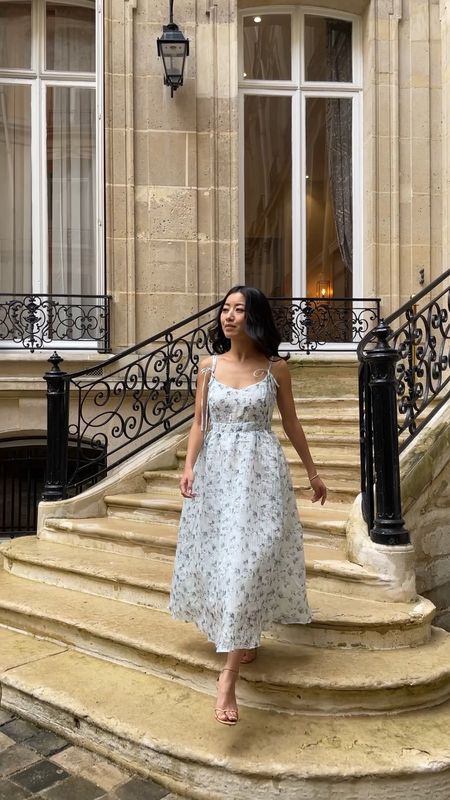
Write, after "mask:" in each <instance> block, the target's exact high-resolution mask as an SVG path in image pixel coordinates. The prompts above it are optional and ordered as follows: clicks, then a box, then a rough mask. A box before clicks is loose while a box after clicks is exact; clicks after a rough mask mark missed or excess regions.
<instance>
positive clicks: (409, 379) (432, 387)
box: [357, 270, 450, 545]
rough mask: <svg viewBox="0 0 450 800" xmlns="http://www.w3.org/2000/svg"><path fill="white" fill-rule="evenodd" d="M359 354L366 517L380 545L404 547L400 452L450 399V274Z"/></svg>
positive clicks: (378, 330) (375, 333)
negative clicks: (400, 545)
mask: <svg viewBox="0 0 450 800" xmlns="http://www.w3.org/2000/svg"><path fill="white" fill-rule="evenodd" d="M357 352H358V358H359V360H360V373H359V395H360V430H361V491H362V496H363V510H364V516H365V519H366V522H367V525H368V528H369V531H370V535H371V537H372V539H373V540H374V541H376V542H381V543H384V544H393V545H397V544H405V543H408V542H409V534H408V531H407V530H406V529H405V527H404V522H403V518H402V509H401V491H400V464H399V453H400V452H401V451H402V450H404V449H405V447H407V446H408V444H409V443H410V442H411V441H412V440H413V439H414V437H415V436H417V434H418V433H419V432H420V431H421V430H422V429H423V427H424V426H425V425H426V424H427V423H428V422H429V421H430V419H431V418H432V417H433V416H434V415H435V414H436V413H437V412H438V411H439V410H440V409H441V408H442V406H443V404H444V403H445V402H446V401H447V400H448V399H449V397H450V364H449V357H450V270H447V271H446V272H444V273H443V274H442V275H441V276H440V277H439V278H437V279H436V280H434V281H433V282H432V283H430V284H429V285H428V286H426V287H425V288H424V289H423V290H422V291H421V292H419V293H418V294H416V295H415V296H414V297H412V298H411V299H410V300H409V301H408V302H407V303H405V304H404V305H403V306H402V307H401V308H399V309H398V311H395V312H394V313H393V314H391V315H390V316H389V317H387V318H386V319H385V320H383V321H382V322H381V324H380V325H378V326H377V327H375V328H374V329H373V330H372V331H370V332H369V333H368V334H367V336H365V337H364V339H363V340H362V341H361V342H360V344H359V345H358V348H357Z"/></svg>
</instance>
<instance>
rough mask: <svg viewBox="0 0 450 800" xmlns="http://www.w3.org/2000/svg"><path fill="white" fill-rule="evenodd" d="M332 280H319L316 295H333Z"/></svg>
mask: <svg viewBox="0 0 450 800" xmlns="http://www.w3.org/2000/svg"><path fill="white" fill-rule="evenodd" d="M331 295H332V292H331V282H330V281H317V283H316V296H317V297H323V298H327V297H331Z"/></svg>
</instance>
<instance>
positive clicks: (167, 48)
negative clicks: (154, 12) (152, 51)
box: [156, 0, 189, 97]
mask: <svg viewBox="0 0 450 800" xmlns="http://www.w3.org/2000/svg"><path fill="white" fill-rule="evenodd" d="M169 10H170V21H169V24H168V25H163V32H162V36H160V37H159V38H158V39H157V42H156V44H157V47H158V56H160V57H161V58H162V62H163V67H164V83H165V85H166V86H170V96H171V97H173V93H174V92H175V91H176V90H177V89H178V87H179V86H182V85H183V74H184V64H185V61H186V56H188V55H189V39H186V38H185V37H184V36H183V33H182V31H180V29H179V27H178V25H176V24H175V23H174V21H173V0H169Z"/></svg>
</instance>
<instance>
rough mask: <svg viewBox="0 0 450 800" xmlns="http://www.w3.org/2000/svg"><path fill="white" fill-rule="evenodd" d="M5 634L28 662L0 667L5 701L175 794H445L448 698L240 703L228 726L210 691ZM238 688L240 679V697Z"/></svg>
mask: <svg viewBox="0 0 450 800" xmlns="http://www.w3.org/2000/svg"><path fill="white" fill-rule="evenodd" d="M1 637H2V638H1V639H0V642H1V652H2V653H3V652H4V651H5V648H7V651H8V652H9V653H11V652H13V653H18V652H19V651H20V650H21V651H22V654H21V656H19V658H20V657H21V658H22V661H19V660H17V662H16V663H15V664H14V661H12V659H13V658H14V656H13V657H12V658H11V656H10V657H9V658H8V661H7V663H8V665H9V667H8V668H2V664H1V663H0V669H1V671H0V681H1V686H2V704H3V706H4V707H5V708H7V709H9V710H11V711H13V712H14V713H17V714H19V715H20V716H22V717H24V718H25V719H29V720H31V721H34V722H38V723H39V724H40V725H41V726H44V727H46V728H48V729H50V730H53V731H54V732H55V733H57V734H60V735H61V736H63V737H65V738H67V739H68V740H69V741H71V742H73V743H74V744H76V745H81V746H85V747H90V748H92V749H93V750H96V751H98V752H100V753H103V754H106V753H107V754H108V755H109V757H111V758H113V759H114V760H115V761H116V762H117V763H118V764H120V765H121V766H124V767H128V768H129V769H131V770H133V771H138V772H139V773H141V774H142V775H145V776H149V777H151V778H153V779H154V780H156V781H159V782H160V783H161V784H162V785H163V786H165V787H166V788H167V790H168V791H173V792H177V793H179V794H182V795H183V796H187V797H191V798H204V800H206V799H207V800H248V797H252V798H253V800H274V799H275V798H279V797H280V796H282V797H283V800H298V798H300V797H301V798H305V800H312V799H313V798H314V800H329V798H330V797H331V796H332V797H333V800H350V793H351V800H366V798H370V800H386V798H387V797H389V800H403V798H404V797H405V796H406V797H408V799H409V800H423V799H424V797H433V798H434V800H447V798H448V786H449V781H450V728H449V725H448V720H449V715H450V704H449V703H442V704H441V705H439V706H436V707H434V708H431V709H425V710H415V711H406V712H404V713H402V714H385V715H382V714H375V715H366V716H352V715H350V716H345V715H343V716H342V715H341V716H334V717H333V716H330V715H327V714H320V715H317V714H307V715H305V714H289V715H288V714H286V713H282V712H280V713H273V712H271V711H267V710H264V709H259V708H251V707H247V706H245V705H243V706H242V705H241V709H240V710H241V715H240V721H239V723H238V727H237V728H236V730H235V731H233V732H232V731H231V729H230V728H229V727H228V726H225V725H219V724H218V723H217V722H215V721H214V718H213V706H214V700H213V698H212V697H211V696H210V695H209V694H207V693H205V692H200V691H195V690H193V689H188V688H187V687H186V686H183V685H180V683H178V682H177V681H168V680H166V679H164V678H161V677H158V676H156V675H151V674H148V673H145V672H139V671H136V670H131V669H129V668H127V667H125V666H123V665H120V664H114V663H110V662H108V661H101V662H100V661H99V659H97V658H95V657H93V656H91V655H88V654H86V653H79V652H76V651H74V650H72V649H67V650H66V651H63V652H57V651H55V652H50V654H49V645H48V643H47V642H39V641H37V640H35V639H31V640H30V637H25V636H23V635H22V636H21V634H18V633H13V632H11V631H2V632H1ZM20 638H22V639H24V640H26V641H25V642H23V643H21V642H19V639H20ZM25 649H27V652H25ZM11 661H12V666H11ZM239 692H240V685H239V684H238V687H237V695H238V701H239V699H240V695H239Z"/></svg>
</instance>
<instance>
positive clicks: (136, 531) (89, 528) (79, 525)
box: [39, 517, 178, 558]
mask: <svg viewBox="0 0 450 800" xmlns="http://www.w3.org/2000/svg"><path fill="white" fill-rule="evenodd" d="M177 537H178V525H174V524H171V523H170V522H151V523H150V522H141V521H139V520H125V519H122V518H118V517H117V518H114V517H92V518H90V517H88V518H83V519H65V518H64V517H61V518H58V519H50V518H48V519H46V521H45V528H43V529H42V530H41V531H39V538H40V539H41V540H45V541H52V542H57V543H59V544H66V545H71V546H72V547H86V548H89V549H93V550H109V551H110V552H113V553H119V554H122V555H128V556H134V557H138V558H140V557H144V558H145V557H146V556H150V557H152V556H153V555H154V554H155V553H156V554H163V555H166V556H173V554H174V552H175V547H176V543H177Z"/></svg>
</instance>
